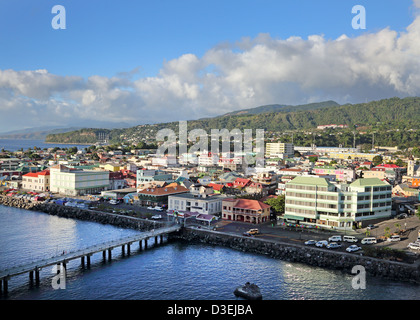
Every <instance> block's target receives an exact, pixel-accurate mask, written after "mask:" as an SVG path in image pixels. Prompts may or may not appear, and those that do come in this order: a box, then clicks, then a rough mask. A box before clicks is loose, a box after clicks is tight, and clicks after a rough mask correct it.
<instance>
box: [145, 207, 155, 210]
mask: <svg viewBox="0 0 420 320" xmlns="http://www.w3.org/2000/svg"><path fill="white" fill-rule="evenodd" d="M154 209H155V208H153V207H147V210H154Z"/></svg>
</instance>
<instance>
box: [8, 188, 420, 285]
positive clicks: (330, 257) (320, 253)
mask: <svg viewBox="0 0 420 320" xmlns="http://www.w3.org/2000/svg"><path fill="white" fill-rule="evenodd" d="M0 205H5V206H11V207H16V208H20V209H25V210H32V211H40V212H44V213H47V214H50V215H57V216H60V217H64V218H70V219H78V220H85V221H92V222H97V223H102V224H110V225H114V226H118V227H122V228H130V229H135V230H141V231H149V230H152V229H154V228H158V227H159V226H160V225H162V226H163V225H165V223H163V222H158V221H151V220H146V219H140V218H134V217H128V216H123V215H118V214H113V213H106V212H102V211H94V210H88V209H81V208H74V207H66V206H61V205H57V204H49V203H47V204H44V203H37V202H31V201H27V200H23V199H15V198H12V197H8V196H3V195H0ZM168 239H169V240H174V241H182V242H186V243H201V244H207V245H214V246H223V247H228V248H231V249H234V250H237V251H242V252H249V253H254V254H262V255H266V256H269V257H271V258H274V259H279V260H283V261H288V262H297V263H303V264H306V265H309V266H313V267H320V268H324V269H330V270H340V271H342V272H344V273H347V274H351V273H352V268H353V267H354V266H363V267H364V268H365V270H366V274H367V275H368V276H373V277H382V278H385V279H390V280H394V281H400V282H410V283H414V284H419V285H420V265H419V264H408V263H403V262H397V261H389V260H384V259H378V258H373V257H367V256H362V255H358V254H354V253H343V252H337V251H330V250H326V249H320V248H314V247H307V246H304V245H301V244H291V243H286V242H281V241H278V240H268V239H258V238H250V237H244V236H240V235H234V234H230V233H226V232H220V231H212V230H204V229H198V228H194V227H186V228H182V229H181V231H179V232H178V233H173V234H170V235H169V236H168Z"/></svg>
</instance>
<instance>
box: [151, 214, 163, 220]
mask: <svg viewBox="0 0 420 320" xmlns="http://www.w3.org/2000/svg"><path fill="white" fill-rule="evenodd" d="M151 219H154V220H159V219H162V216H161V215H160V214H155V215H154V216H151Z"/></svg>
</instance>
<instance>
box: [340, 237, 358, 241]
mask: <svg viewBox="0 0 420 320" xmlns="http://www.w3.org/2000/svg"><path fill="white" fill-rule="evenodd" d="M343 241H346V242H357V238H356V237H354V236H344V237H343Z"/></svg>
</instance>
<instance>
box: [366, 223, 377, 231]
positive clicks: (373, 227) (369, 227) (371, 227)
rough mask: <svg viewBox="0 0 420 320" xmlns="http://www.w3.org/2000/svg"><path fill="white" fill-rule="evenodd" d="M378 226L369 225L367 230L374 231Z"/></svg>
mask: <svg viewBox="0 0 420 320" xmlns="http://www.w3.org/2000/svg"><path fill="white" fill-rule="evenodd" d="M377 227H378V226H375V225H374V224H370V225H368V226H367V228H366V229H368V230H372V229H375V228H377Z"/></svg>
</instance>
